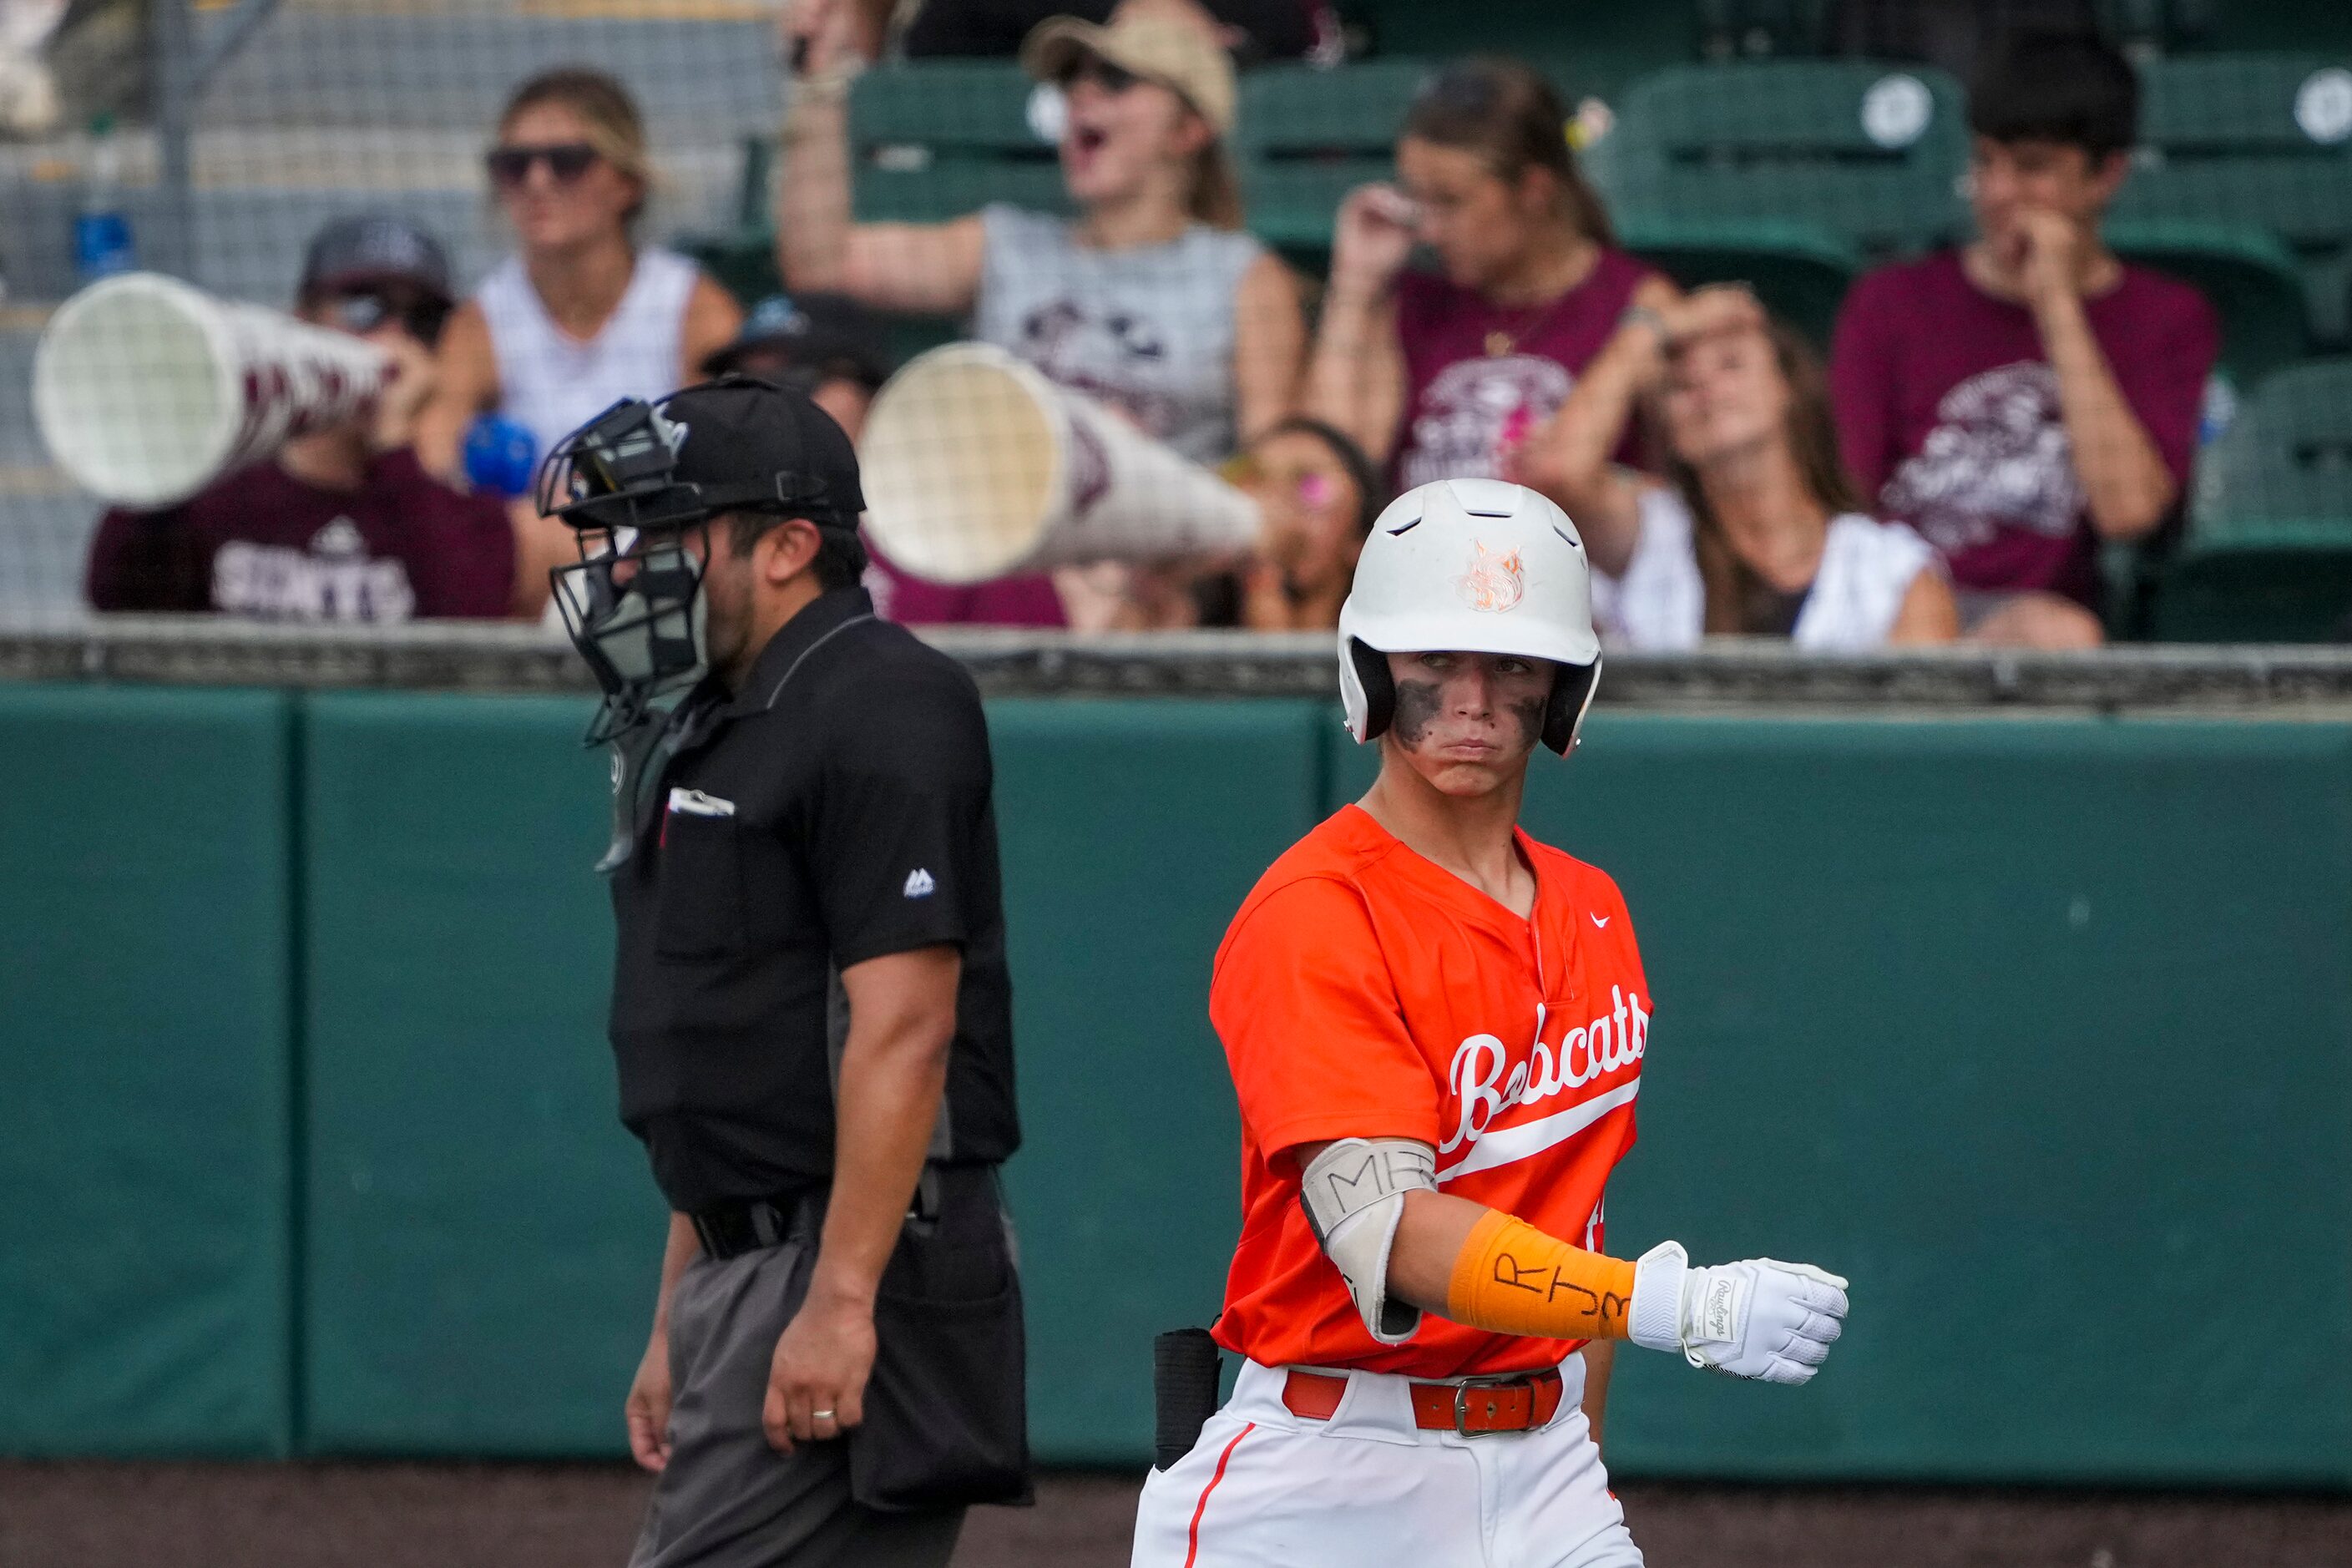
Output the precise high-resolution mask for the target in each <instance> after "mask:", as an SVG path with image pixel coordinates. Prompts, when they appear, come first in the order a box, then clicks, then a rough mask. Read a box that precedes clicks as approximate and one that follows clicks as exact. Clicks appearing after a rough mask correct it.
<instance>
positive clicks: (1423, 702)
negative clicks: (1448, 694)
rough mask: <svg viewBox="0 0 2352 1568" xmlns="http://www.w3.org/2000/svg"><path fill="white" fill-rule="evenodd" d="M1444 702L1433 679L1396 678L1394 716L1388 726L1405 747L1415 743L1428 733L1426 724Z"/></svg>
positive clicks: (1418, 743)
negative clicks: (1398, 679) (1397, 679)
mask: <svg viewBox="0 0 2352 1568" xmlns="http://www.w3.org/2000/svg"><path fill="white" fill-rule="evenodd" d="M1443 706H1444V699H1443V698H1442V697H1441V696H1440V695H1439V692H1438V688H1437V686H1436V684H1435V683H1434V682H1433V681H1427V680H1400V681H1398V682H1397V694H1396V717H1395V718H1394V719H1393V720H1392V721H1391V722H1390V728H1391V729H1392V730H1394V731H1396V738H1397V740H1398V741H1399V742H1402V744H1404V745H1405V746H1407V747H1412V746H1418V745H1420V744H1421V742H1422V741H1423V739H1424V738H1425V737H1426V736H1427V735H1428V734H1429V726H1430V724H1431V723H1432V722H1433V721H1434V720H1435V719H1436V718H1437V714H1438V710H1439V709H1441V708H1442V707H1443Z"/></svg>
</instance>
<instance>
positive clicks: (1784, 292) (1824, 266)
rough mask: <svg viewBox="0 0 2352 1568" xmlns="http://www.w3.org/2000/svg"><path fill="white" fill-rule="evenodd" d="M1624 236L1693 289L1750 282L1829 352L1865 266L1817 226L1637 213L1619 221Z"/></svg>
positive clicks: (1645, 256) (1619, 231)
mask: <svg viewBox="0 0 2352 1568" xmlns="http://www.w3.org/2000/svg"><path fill="white" fill-rule="evenodd" d="M1617 237H1618V239H1619V241H1620V242H1621V243H1622V244H1623V246H1624V247H1625V248H1626V249H1628V250H1630V251H1632V252H1633V254H1634V255H1636V256H1639V257H1640V258H1642V259H1643V260H1644V261H1647V262H1648V263H1649V264H1650V265H1651V266H1653V267H1655V268H1657V269H1658V270H1659V271H1661V272H1663V273H1664V274H1665V275H1666V276H1667V277H1669V278H1671V279H1674V280H1675V282H1676V283H1679V284H1681V285H1682V286H1683V287H1684V288H1685V289H1696V288H1699V287H1701V286H1702V285H1705V284H1708V283H1745V284H1747V285H1748V288H1749V289H1753V290H1754V291H1755V294H1756V297H1757V298H1758V299H1759V300H1762V301H1763V302H1764V305H1765V308H1766V309H1767V310H1770V311H1771V312H1772V314H1773V315H1775V316H1777V317H1779V318H1780V320H1782V321H1786V322H1788V323H1789V324H1790V326H1792V327H1794V328H1796V329H1797V330H1798V331H1800V332H1802V333H1803V334H1804V335H1805V337H1806V338H1807V339H1809V340H1810V341H1811V342H1812V344H1813V345H1814V346H1815V347H1816V348H1819V349H1822V350H1823V351H1826V350H1827V349H1828V347H1829V342H1830V332H1831V330H1832V328H1834V327H1835V326H1836V325H1837V312H1838V306H1839V304H1840V303H1841V302H1843V300H1844V299H1845V291H1846V289H1847V288H1848V287H1850V286H1851V285H1852V284H1853V280H1854V279H1855V278H1856V277H1857V276H1859V275H1860V273H1861V271H1862V255H1861V253H1860V252H1859V251H1857V250H1855V249H1854V248H1853V247H1852V246H1850V245H1848V244H1846V243H1844V242H1843V240H1840V239H1839V238H1838V237H1836V236H1834V235H1832V234H1830V233H1828V232H1826V231H1825V230H1823V229H1822V228H1820V227H1819V226H1815V225H1812V224H1802V223H1775V222H1772V221H1770V220H1769V219H1759V220H1756V221H1754V222H1748V223H1717V222H1712V221H1709V220H1707V219H1705V218H1654V217H1642V216H1628V217H1626V218H1624V219H1623V220H1622V221H1621V222H1619V224H1618V225H1617Z"/></svg>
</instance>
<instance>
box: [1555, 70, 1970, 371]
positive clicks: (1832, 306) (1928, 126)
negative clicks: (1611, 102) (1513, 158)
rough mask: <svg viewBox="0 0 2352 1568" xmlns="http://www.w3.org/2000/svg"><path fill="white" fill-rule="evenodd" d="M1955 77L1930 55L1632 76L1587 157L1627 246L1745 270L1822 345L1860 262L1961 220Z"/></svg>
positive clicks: (1964, 139) (1780, 311)
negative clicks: (1614, 117)
mask: <svg viewBox="0 0 2352 1568" xmlns="http://www.w3.org/2000/svg"><path fill="white" fill-rule="evenodd" d="M1967 157H1968V134H1967V129H1966V122H1965V117H1964V113H1963V110H1962V100H1961V97H1960V90H1959V88H1958V84H1956V83H1955V82H1953V81H1952V79H1950V78H1949V77H1947V76H1945V75H1944V74H1943V73H1941V72H1939V71H1936V70H1933V69H1930V68H1926V67H1918V68H1912V67H1893V66H1885V65H1877V64H1872V63H1867V62H1856V61H1844V60H1769V61H1750V62H1744V63H1739V64H1732V65H1707V66H1684V67H1677V68H1673V69H1669V70H1665V71H1661V72H1659V73H1658V74H1657V75H1655V76H1652V77H1648V78H1645V79H1643V80H1642V81H1640V82H1637V83H1635V84H1634V86H1633V90H1632V91H1631V92H1630V93H1628V94H1627V96H1626V99H1625V102H1624V105H1623V108H1622V111H1621V113H1620V115H1619V117H1618V122H1617V125H1616V128H1615V129H1614V130H1613V131H1612V132H1610V134H1609V135H1608V136H1607V137H1605V138H1603V139H1602V141H1601V143H1600V144H1599V146H1597V147H1596V148H1594V149H1593V153H1592V156H1591V158H1590V159H1589V160H1588V164H1587V166H1588V169H1589V170H1590V172H1591V174H1592V176H1593V179H1594V181H1595V183H1596V184H1599V185H1600V186H1601V189H1602V191H1603V193H1604V194H1605V195H1607V196H1608V198H1609V203H1610V208H1611V211H1612V213H1613V214H1614V216H1615V217H1616V220H1617V225H1618V228H1619V230H1620V233H1621V235H1622V237H1623V238H1624V240H1625V243H1626V246H1627V247H1628V248H1629V249H1631V250H1633V251H1634V252H1635V253H1636V254H1638V255H1640V256H1642V257H1643V258H1646V259H1648V260H1649V261H1650V262H1651V263H1652V264H1653V265H1654V266H1656V267H1657V268H1659V269H1660V270H1662V271H1664V272H1665V273H1666V274H1667V275H1669V276H1670V277H1672V278H1673V279H1675V281H1676V282H1678V283H1681V284H1683V285H1685V287H1691V286H1696V285H1698V284H1702V283H1717V282H1727V281H1740V282H1745V283H1747V284H1748V285H1749V286H1750V287H1752V288H1753V289H1755V290H1756V291H1757V294H1758V296H1759V298H1761V299H1762V300H1764V302H1765V304H1766V305H1767V306H1768V307H1769V308H1770V309H1771V310H1772V311H1773V313H1774V314H1775V315H1778V316H1780V317H1781V318H1783V319H1784V320H1786V321H1789V322H1790V323H1791V324H1792V325H1794V326H1796V327H1797V328H1798V329H1799V330H1800V331H1802V332H1803V333H1805V335H1806V336H1808V337H1810V338H1811V339H1812V340H1813V341H1814V342H1817V343H1821V344H1823V345H1826V344H1827V342H1828V341H1829V335H1830V330H1831V327H1832V325H1833V323H1834V322H1835V321H1836V318H1837V308H1838V304H1839V302H1840V301H1841V300H1843V299H1844V297H1845V291H1846V288H1847V286H1848V285H1849V284H1851V283H1852V282H1853V279H1854V277H1855V276H1856V274H1857V273H1859V272H1860V271H1861V269H1862V268H1863V267H1864V264H1865V263H1866V262H1867V261H1869V260H1872V259H1875V258H1879V257H1883V256H1885V255H1889V254H1893V253H1895V252H1897V251H1903V250H1910V249H1916V248H1918V247H1924V246H1927V245H1928V244H1931V243H1933V242H1935V241H1937V240H1938V239H1941V238H1943V237H1947V236H1948V235H1950V234H1952V233H1954V232H1956V231H1957V229H1958V226H1959V223H1960V220H1961V217H1962V213H1963V208H1962V206H1961V205H1960V201H1959V196H1958V189H1959V184H1958V182H1959V177H1960V174H1961V172H1962V171H1963V169H1964V168H1965V167H1966V164H1967Z"/></svg>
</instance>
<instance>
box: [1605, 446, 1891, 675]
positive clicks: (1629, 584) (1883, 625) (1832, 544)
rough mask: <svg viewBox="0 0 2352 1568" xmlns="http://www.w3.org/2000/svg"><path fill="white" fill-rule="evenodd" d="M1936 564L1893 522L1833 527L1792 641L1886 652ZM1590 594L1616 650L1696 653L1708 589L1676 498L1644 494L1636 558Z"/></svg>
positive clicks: (1841, 522) (1827, 649)
mask: <svg viewBox="0 0 2352 1568" xmlns="http://www.w3.org/2000/svg"><path fill="white" fill-rule="evenodd" d="M1935 564H1936V552H1935V551H1934V550H1933V549H1932V548H1930V547H1929V545H1928V543H1927V541H1926V540H1924V539H1921V538H1920V537H1919V536H1918V535H1917V534H1916V533H1914V532H1912V531H1910V530H1909V529H1907V528H1906V527H1904V526H1903V525H1902V524H1901V523H1899V522H1880V521H1877V520H1876V519H1875V518H1869V517H1864V516H1863V515H1861V514H1860V513H1858V512H1847V513H1844V514H1843V515H1842V516H1838V517H1833V518H1832V519H1830V526H1829V535H1828V537H1827V538H1826V539H1824V540H1823V541H1822V563H1821V567H1820V569H1819V570H1818V571H1816V572H1815V573H1814V574H1813V585H1812V587H1811V588H1810V589H1809V590H1807V592H1806V594H1805V603H1804V605H1803V607H1802V608H1801V609H1800V610H1798V612H1797V625H1796V627H1795V629H1794V630H1793V631H1792V632H1791V633H1790V638H1789V640H1790V642H1792V643H1794V644H1795V645H1796V646H1797V647H1804V648H1812V649H1815V650H1816V651H1819V652H1823V653H1861V652H1866V651H1868V650H1869V649H1872V648H1877V647H1885V646H1886V634H1887V633H1888V632H1890V631H1892V630H1893V629H1894V627H1895V617H1896V616H1899V615H1901V614H1902V613H1903V599H1904V596H1905V595H1907V594H1908V593H1910V591H1911V584H1912V581H1913V580H1914V579H1915V578H1916V577H1917V576H1918V575H1919V574H1920V573H1922V572H1925V571H1929V570H1931V569H1933V568H1934V567H1935ZM1593 588H1594V593H1593V596H1592V610H1593V621H1594V624H1595V625H1596V626H1599V628H1600V630H1601V636H1602V637H1604V638H1606V639H1607V640H1608V641H1609V642H1611V643H1612V644H1613V645H1614V646H1616V647H1625V648H1633V649H1635V650H1637V651H1641V652H1653V651H1667V650H1672V649H1675V648H1686V647H1697V646H1698V642H1699V638H1700V637H1702V636H1704V635H1705V632H1706V584H1704V583H1703V582H1702V581H1701V580H1700V577H1699V571H1698V555H1697V552H1696V550H1695V549H1694V547H1693V544H1692V541H1691V515H1690V510H1689V509H1688V508H1686V507H1685V506H1684V505H1683V500H1682V497H1680V496H1678V495H1676V494H1675V492H1674V491H1673V490H1670V489H1663V488H1660V487H1656V486H1649V487H1645V488H1644V489H1643V491H1642V501H1641V536H1640V538H1639V539H1638V540H1636V541H1635V542H1634V545H1633V560H1632V561H1631V562H1629V563H1626V567H1625V574H1624V575H1623V576H1622V577H1618V578H1614V579H1611V578H1606V577H1601V576H1596V577H1595V578H1594V580H1593Z"/></svg>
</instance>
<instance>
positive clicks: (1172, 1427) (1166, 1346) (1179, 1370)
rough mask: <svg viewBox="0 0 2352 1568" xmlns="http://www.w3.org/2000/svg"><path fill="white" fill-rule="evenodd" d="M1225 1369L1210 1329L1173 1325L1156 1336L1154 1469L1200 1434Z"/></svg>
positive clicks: (1173, 1458) (1168, 1463) (1172, 1459)
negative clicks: (1221, 1372)
mask: <svg viewBox="0 0 2352 1568" xmlns="http://www.w3.org/2000/svg"><path fill="white" fill-rule="evenodd" d="M1221 1370H1222V1363H1221V1362H1220V1360H1219V1352H1218V1350H1217V1342H1216V1341H1215V1340H1213V1339H1211V1338H1210V1337H1209V1331H1208V1330H1206V1329H1171V1330H1169V1331H1168V1332H1166V1333H1164V1334H1157V1335H1154V1336H1153V1337H1152V1341H1151V1396H1152V1406H1153V1409H1154V1411H1155V1412H1156V1413H1157V1419H1156V1421H1155V1423H1154V1426H1153V1430H1152V1435H1151V1455H1152V1458H1151V1468H1153V1469H1155V1470H1164V1469H1166V1468H1168V1467H1169V1466H1171V1465H1172V1464H1174V1463H1175V1462H1176V1461H1177V1460H1179V1459H1181V1458H1183V1457H1184V1456H1185V1455H1187V1454H1189V1453H1191V1452H1192V1445H1193V1444H1195V1443H1197V1442H1199V1441H1200V1440H1201V1428H1202V1427H1203V1426H1207V1425H1208V1424H1209V1417H1210V1416H1212V1415H1215V1414H1216V1413H1217V1374H1218V1373H1219V1372H1220V1371H1221Z"/></svg>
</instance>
